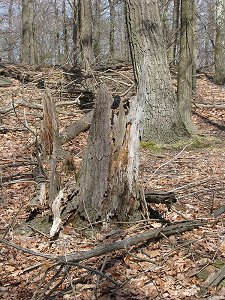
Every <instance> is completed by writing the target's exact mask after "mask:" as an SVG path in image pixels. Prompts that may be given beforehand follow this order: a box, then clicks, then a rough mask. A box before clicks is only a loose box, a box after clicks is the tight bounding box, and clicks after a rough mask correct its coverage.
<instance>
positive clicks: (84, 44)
mask: <svg viewBox="0 0 225 300" xmlns="http://www.w3.org/2000/svg"><path fill="white" fill-rule="evenodd" d="M78 16H79V33H80V48H81V56H82V63H83V68H84V70H85V71H86V72H88V71H90V67H91V64H92V61H93V49H92V5H91V0H85V1H83V0H79V2H78Z"/></svg>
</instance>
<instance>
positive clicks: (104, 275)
mask: <svg viewBox="0 0 225 300" xmlns="http://www.w3.org/2000/svg"><path fill="white" fill-rule="evenodd" d="M66 264H68V265H73V266H77V267H78V268H80V269H85V270H88V271H90V272H91V273H94V274H96V275H99V276H101V277H104V278H106V279H107V280H109V281H110V282H112V283H113V284H115V286H118V285H119V284H118V283H117V282H116V281H115V280H113V279H112V278H111V277H109V276H108V275H106V274H104V273H103V272H101V271H99V270H95V269H92V268H90V267H88V266H84V265H82V264H80V263H77V262H67V263H66Z"/></svg>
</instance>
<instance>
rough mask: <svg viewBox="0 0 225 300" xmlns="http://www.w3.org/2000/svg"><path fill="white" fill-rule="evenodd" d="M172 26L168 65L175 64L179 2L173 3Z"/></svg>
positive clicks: (175, 0)
mask: <svg viewBox="0 0 225 300" xmlns="http://www.w3.org/2000/svg"><path fill="white" fill-rule="evenodd" d="M173 3H174V4H173V25H172V37H171V40H172V41H171V45H170V47H169V63H172V64H174V65H175V64H176V54H177V46H178V36H179V12H180V0H174V1H173Z"/></svg>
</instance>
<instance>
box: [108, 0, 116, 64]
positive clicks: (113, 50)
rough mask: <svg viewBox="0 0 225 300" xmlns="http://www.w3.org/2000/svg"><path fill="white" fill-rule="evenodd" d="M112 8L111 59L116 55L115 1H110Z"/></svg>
mask: <svg viewBox="0 0 225 300" xmlns="http://www.w3.org/2000/svg"><path fill="white" fill-rule="evenodd" d="M109 8H110V33H109V52H110V56H111V58H114V55H115V36H114V31H115V1H114V0H109Z"/></svg>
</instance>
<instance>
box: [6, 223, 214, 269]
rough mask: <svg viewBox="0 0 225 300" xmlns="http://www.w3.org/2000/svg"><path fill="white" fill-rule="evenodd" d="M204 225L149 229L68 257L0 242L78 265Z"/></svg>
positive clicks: (191, 224) (29, 252)
mask: <svg viewBox="0 0 225 300" xmlns="http://www.w3.org/2000/svg"><path fill="white" fill-rule="evenodd" d="M206 224H212V223H209V222H208V221H207V220H203V219H200V220H194V221H185V222H181V223H176V224H172V225H170V226H166V227H162V228H157V229H151V230H149V231H146V232H145V233H140V234H137V235H135V236H132V237H130V238H126V239H123V240H121V241H117V242H113V243H109V244H103V245H101V246H97V247H95V248H93V249H91V250H87V251H79V252H74V253H71V254H68V255H64V256H54V255H51V254H45V253H41V252H36V251H33V250H30V249H27V248H24V247H21V246H18V245H16V244H14V243H12V242H10V241H7V240H5V239H0V242H1V243H3V244H5V245H8V246H10V247H13V248H15V249H17V250H19V251H22V252H24V253H28V254H31V255H34V256H40V257H43V258H46V259H50V260H53V261H54V262H56V263H58V264H67V263H78V262H81V261H84V260H87V259H89V258H92V257H98V256H101V255H104V254H107V253H110V252H114V251H118V250H121V249H127V248H128V247H131V246H134V245H137V244H140V243H145V242H146V241H149V242H150V241H154V240H155V239H160V238H162V237H164V236H170V235H173V234H177V233H182V232H185V231H189V230H192V229H194V228H198V227H200V226H204V225H206Z"/></svg>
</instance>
